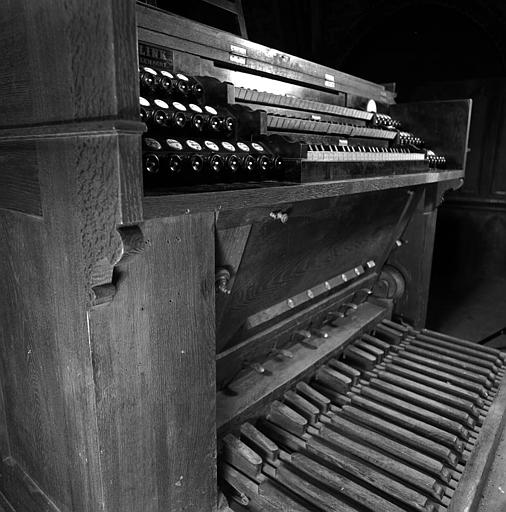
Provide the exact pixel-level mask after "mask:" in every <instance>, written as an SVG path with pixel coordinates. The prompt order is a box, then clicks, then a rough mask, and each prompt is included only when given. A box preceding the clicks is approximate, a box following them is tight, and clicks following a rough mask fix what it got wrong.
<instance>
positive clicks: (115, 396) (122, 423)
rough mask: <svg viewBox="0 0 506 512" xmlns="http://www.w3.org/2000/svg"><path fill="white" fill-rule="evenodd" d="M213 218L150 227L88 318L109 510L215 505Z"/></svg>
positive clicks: (174, 220) (177, 511) (154, 511)
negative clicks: (107, 300)
mask: <svg viewBox="0 0 506 512" xmlns="http://www.w3.org/2000/svg"><path fill="white" fill-rule="evenodd" d="M213 226H214V216H213V215H212V214H211V215H209V214H202V215H195V216H187V217H183V218H172V219H164V220H163V221H151V222H148V223H146V224H145V225H144V226H143V232H144V234H145V242H146V250H145V252H144V253H143V255H141V256H139V257H137V258H135V259H134V260H132V261H131V262H130V263H128V264H126V265H124V266H122V265H120V267H119V275H118V285H117V294H116V296H115V298H114V300H113V301H112V303H111V304H109V305H106V306H98V307H96V308H94V309H93V310H92V311H91V312H90V316H89V322H90V331H91V339H90V341H91V350H92V354H93V371H94V373H93V375H94V382H95V386H96V388H95V392H96V400H97V422H98V429H99V435H100V453H101V467H102V471H103V475H104V476H103V482H104V492H105V501H106V504H107V510H110V511H120V510H121V511H124V512H137V511H139V510H145V511H146V512H159V511H161V510H166V511H170V512H180V511H181V512H182V511H188V512H193V511H195V510H209V507H210V503H214V502H215V493H216V484H215V482H216V475H215V464H216V462H215V399H216V391H215V362H214V350H215V344H214V249H213V244H214V229H213Z"/></svg>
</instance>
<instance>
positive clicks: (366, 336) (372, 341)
mask: <svg viewBox="0 0 506 512" xmlns="http://www.w3.org/2000/svg"><path fill="white" fill-rule="evenodd" d="M362 339H363V340H364V341H366V342H367V343H369V344H371V345H374V346H376V347H378V348H380V349H381V350H383V351H384V352H385V353H388V352H389V351H390V350H391V349H392V345H391V344H390V343H388V342H386V341H383V340H380V339H379V338H376V337H374V336H371V335H370V334H364V335H362Z"/></svg>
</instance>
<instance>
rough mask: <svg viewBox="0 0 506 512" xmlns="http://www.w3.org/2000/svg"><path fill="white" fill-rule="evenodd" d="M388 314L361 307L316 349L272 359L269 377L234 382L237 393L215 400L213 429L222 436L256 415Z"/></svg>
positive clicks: (371, 306) (252, 376)
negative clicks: (286, 357)
mask: <svg viewBox="0 0 506 512" xmlns="http://www.w3.org/2000/svg"><path fill="white" fill-rule="evenodd" d="M387 315H388V310H387V309H385V308H382V307H380V306H377V305H375V304H371V303H368V302H366V303H364V304H362V305H361V306H360V307H359V309H358V310H357V312H356V314H355V316H354V317H353V318H352V319H351V320H350V321H349V322H348V323H346V324H344V325H343V326H340V327H335V328H332V329H329V337H328V338H327V339H322V340H321V343H320V345H319V346H318V347H317V348H316V349H311V348H309V347H306V346H304V345H302V344H298V345H296V346H294V347H293V349H292V351H293V359H289V360H282V361H281V360H278V359H274V358H273V359H271V360H269V361H268V362H266V363H265V364H264V365H263V366H264V368H265V369H266V370H268V371H269V372H270V373H272V375H260V374H253V373H252V374H250V377H247V378H245V379H242V381H241V382H236V383H234V385H233V386H232V389H233V390H234V391H236V392H237V393H238V395H237V396H231V395H230V394H227V393H226V392H224V391H220V392H218V393H217V397H216V428H217V430H218V432H219V433H220V434H221V433H223V432H224V431H225V430H226V429H228V428H231V427H232V426H233V425H235V424H238V423H240V422H244V421H245V420H246V419H248V417H251V416H253V415H254V414H255V411H256V412H257V413H258V411H259V410H261V409H262V407H263V406H265V404H266V403H269V402H270V401H272V400H274V399H276V398H277V397H279V396H280V395H281V394H282V393H283V392H284V391H286V390H287V389H288V388H289V387H290V386H291V385H292V384H293V383H294V382H296V381H299V380H301V379H303V378H304V377H305V376H307V375H309V374H310V373H312V372H313V371H314V370H315V366H317V365H319V364H323V363H324V362H325V361H326V360H327V359H328V358H330V357H332V356H334V355H336V354H338V353H339V352H340V351H342V350H344V348H345V347H346V346H347V345H348V344H349V343H351V341H353V340H354V339H355V338H356V337H357V336H360V334H361V333H362V332H364V331H365V330H367V329H368V328H370V327H372V326H373V325H375V324H376V323H377V322H379V321H381V320H383V318H385V317H386V316H387Z"/></svg>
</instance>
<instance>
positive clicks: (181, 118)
mask: <svg viewBox="0 0 506 512" xmlns="http://www.w3.org/2000/svg"><path fill="white" fill-rule="evenodd" d="M174 124H175V125H176V127H177V128H184V127H185V125H186V116H185V115H184V114H183V112H177V113H176V114H174Z"/></svg>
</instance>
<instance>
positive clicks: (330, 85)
mask: <svg viewBox="0 0 506 512" xmlns="http://www.w3.org/2000/svg"><path fill="white" fill-rule="evenodd" d="M325 87H332V88H333V89H334V88H335V87H336V84H335V82H332V81H331V80H325Z"/></svg>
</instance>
